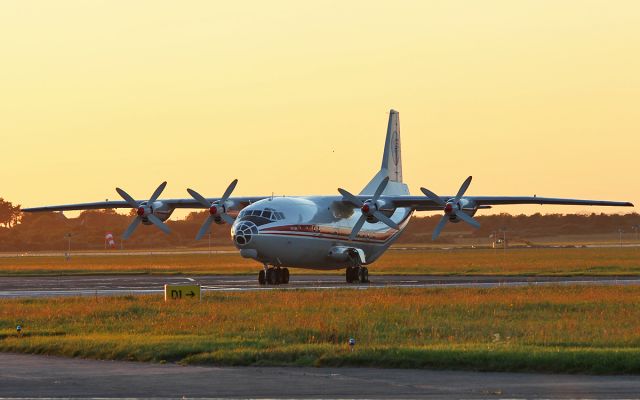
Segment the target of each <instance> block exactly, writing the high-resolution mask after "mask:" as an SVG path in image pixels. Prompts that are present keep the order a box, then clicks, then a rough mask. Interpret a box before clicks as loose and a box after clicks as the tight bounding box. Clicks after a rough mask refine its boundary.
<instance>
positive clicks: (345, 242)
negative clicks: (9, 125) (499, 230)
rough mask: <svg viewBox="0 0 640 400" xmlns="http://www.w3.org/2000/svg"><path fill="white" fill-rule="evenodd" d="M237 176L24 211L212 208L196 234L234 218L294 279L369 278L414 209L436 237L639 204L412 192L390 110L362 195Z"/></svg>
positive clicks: (277, 270)
mask: <svg viewBox="0 0 640 400" xmlns="http://www.w3.org/2000/svg"><path fill="white" fill-rule="evenodd" d="M237 183H238V180H237V179H236V180H234V181H233V182H231V184H230V185H229V187H228V188H227V190H226V191H225V192H224V194H223V195H222V196H221V197H219V198H205V197H203V196H201V195H200V194H199V193H198V192H196V191H195V190H192V189H187V191H188V192H189V194H190V195H191V197H192V198H191V199H169V200H159V199H158V198H159V196H160V194H161V193H162V191H163V190H164V188H165V186H166V184H167V183H166V182H163V183H162V184H161V185H160V186H158V188H157V189H156V191H155V192H154V193H153V194H152V195H151V197H150V198H149V200H144V201H143V200H134V199H133V198H132V197H131V196H130V195H129V194H127V193H126V192H125V191H124V190H122V189H120V188H116V191H117V192H118V194H120V196H121V197H122V198H123V199H124V201H100V202H95V203H82V204H68V205H59V206H47V207H36V208H26V209H24V210H23V211H25V212H42V211H71V210H89V209H106V208H127V207H132V208H133V209H135V210H136V213H137V216H136V217H135V219H134V220H133V222H132V223H131V225H129V227H128V228H127V230H126V231H125V232H124V234H123V236H122V238H123V239H125V240H126V239H127V238H129V236H130V235H131V234H132V233H133V231H134V230H135V229H136V227H137V226H138V225H139V224H140V223H143V224H145V225H151V224H153V225H155V226H157V227H158V228H160V229H161V230H162V231H164V232H166V233H169V232H170V230H169V227H168V226H167V225H166V224H165V223H164V222H163V221H166V220H167V219H168V218H169V217H170V216H171V213H172V212H173V210H175V209H176V208H208V209H209V214H210V215H209V216H208V217H207V219H206V220H205V222H204V224H203V225H202V228H201V229H200V231H199V232H198V234H197V236H196V239H200V238H202V236H203V235H204V234H205V233H206V232H207V231H209V228H210V226H211V223H212V222H215V223H218V224H223V223H225V222H226V223H227V224H229V225H231V237H232V240H233V243H234V245H235V246H236V247H237V248H238V249H239V250H240V254H241V255H242V257H246V258H252V259H254V260H256V261H259V262H261V263H262V264H263V265H264V269H263V270H261V271H260V273H259V276H258V281H259V282H260V284H266V283H269V284H279V283H288V282H289V270H288V268H287V267H298V268H309V269H322V270H330V269H342V268H346V280H347V282H349V283H352V282H358V281H359V282H367V281H368V275H369V271H368V269H367V267H366V266H365V265H368V264H371V263H372V262H374V261H375V260H377V259H378V258H379V257H380V256H381V255H382V254H383V253H384V252H385V250H387V249H388V248H389V246H390V245H391V244H392V243H393V242H395V241H396V240H397V239H398V237H399V236H400V234H401V233H402V231H403V230H404V228H405V227H406V226H407V223H408V222H409V219H410V218H411V216H412V214H413V212H414V211H443V212H444V215H443V216H442V219H440V222H439V223H438V225H437V227H436V228H435V230H434V232H433V237H432V238H433V239H434V240H435V239H436V238H437V237H438V235H439V234H440V231H441V230H442V228H443V227H444V226H445V224H446V223H447V222H453V223H457V222H460V221H464V222H465V223H467V224H469V225H471V226H473V227H476V228H477V227H479V226H480V224H479V223H478V222H477V221H476V220H475V219H474V218H473V216H474V214H475V213H476V212H477V211H478V210H479V209H486V208H491V206H492V205H502V204H566V205H579V206H621V207H633V204H631V203H628V202H614V201H601V200H576V199H559V198H546V197H536V196H533V197H504V196H465V195H464V194H465V192H466V191H467V189H468V187H469V184H470V183H471V177H468V178H467V179H466V180H465V181H464V183H463V184H462V186H461V187H460V189H459V190H458V193H457V194H456V195H455V196H438V195H436V194H435V193H433V192H431V191H430V190H427V189H425V188H421V191H422V193H424V195H425V196H411V195H410V194H409V188H408V187H407V185H406V184H404V183H403V182H402V157H401V147H400V122H399V114H398V112H397V111H394V110H391V112H390V115H389V122H388V126H387V136H386V139H385V145H384V153H383V156H382V166H381V168H380V171H378V173H377V174H376V175H375V176H374V177H373V179H371V181H370V182H369V183H368V184H367V186H366V187H365V188H364V189H363V190H362V191H361V192H360V194H359V195H353V194H351V193H349V192H348V191H346V190H345V189H338V192H340V194H341V196H335V195H334V196H292V197H289V196H286V197H285V196H283V197H275V196H257V197H230V196H231V193H232V192H233V190H234V188H235V186H236V184H237Z"/></svg>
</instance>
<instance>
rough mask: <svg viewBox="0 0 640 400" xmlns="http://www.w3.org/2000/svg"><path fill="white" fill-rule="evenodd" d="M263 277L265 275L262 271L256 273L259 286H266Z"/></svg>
mask: <svg viewBox="0 0 640 400" xmlns="http://www.w3.org/2000/svg"><path fill="white" fill-rule="evenodd" d="M265 275H266V274H265V272H264V269H263V270H262V271H260V272H258V283H259V284H260V285H266V284H267V278H266V276H265Z"/></svg>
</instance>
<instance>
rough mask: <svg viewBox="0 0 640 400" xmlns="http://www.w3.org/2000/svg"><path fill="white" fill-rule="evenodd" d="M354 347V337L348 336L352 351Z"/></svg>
mask: <svg viewBox="0 0 640 400" xmlns="http://www.w3.org/2000/svg"><path fill="white" fill-rule="evenodd" d="M354 347H356V340H355V339H354V338H349V349H351V351H353V348H354Z"/></svg>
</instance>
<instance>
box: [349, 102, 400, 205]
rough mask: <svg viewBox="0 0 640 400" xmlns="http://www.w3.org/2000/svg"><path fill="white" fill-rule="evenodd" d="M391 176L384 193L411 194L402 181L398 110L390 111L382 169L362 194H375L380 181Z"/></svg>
mask: <svg viewBox="0 0 640 400" xmlns="http://www.w3.org/2000/svg"><path fill="white" fill-rule="evenodd" d="M385 177H389V184H388V185H387V188H386V189H385V191H384V192H383V193H384V194H409V190H408V188H407V185H405V184H404V183H403V182H402V147H401V145H400V114H399V113H398V112H397V111H396V110H391V111H390V112H389V122H388V124H387V136H386V139H385V142H384V153H383V154H382V165H381V166H380V171H379V172H378V173H377V174H376V176H374V177H373V179H371V182H369V183H368V184H367V186H366V187H365V188H364V189H362V192H360V194H373V192H374V191H375V190H376V188H377V187H378V185H379V183H380V182H381V181H382V180H383V179H384V178H385Z"/></svg>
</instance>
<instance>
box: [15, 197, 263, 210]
mask: <svg viewBox="0 0 640 400" xmlns="http://www.w3.org/2000/svg"><path fill="white" fill-rule="evenodd" d="M267 197H269V196H254V197H230V198H229V200H230V201H232V202H233V203H234V204H236V205H238V208H244V207H246V206H247V205H249V204H251V203H255V202H256V201H258V200H262V199H266V198H267ZM219 199H220V198H208V199H207V200H209V201H210V202H214V201H216V200H219ZM136 201H137V202H138V203H140V202H143V201H146V200H136ZM158 201H160V202H162V203H163V204H166V205H167V206H169V207H170V208H204V206H203V205H202V204H200V203H199V202H198V201H196V200H194V199H166V200H165V199H160V200H158ZM106 208H131V205H129V203H127V202H126V201H122V200H118V201H96V202H93V203H77V204H61V205H56V206H43V207H30V208H23V209H22V211H24V212H46V211H78V210H102V209H106Z"/></svg>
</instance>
